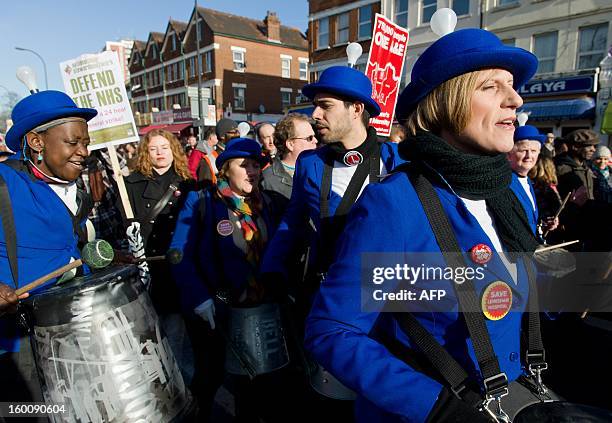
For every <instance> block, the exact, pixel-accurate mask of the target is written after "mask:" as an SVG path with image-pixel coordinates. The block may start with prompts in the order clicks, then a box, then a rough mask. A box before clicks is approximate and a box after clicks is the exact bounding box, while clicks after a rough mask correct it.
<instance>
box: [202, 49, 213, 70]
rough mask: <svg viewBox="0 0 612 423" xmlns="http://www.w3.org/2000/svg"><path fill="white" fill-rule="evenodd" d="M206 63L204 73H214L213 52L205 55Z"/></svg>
mask: <svg viewBox="0 0 612 423" xmlns="http://www.w3.org/2000/svg"><path fill="white" fill-rule="evenodd" d="M204 56H205V57H204V58H205V59H206V60H205V63H204V73H207V72H212V51H207V52H206V53H204Z"/></svg>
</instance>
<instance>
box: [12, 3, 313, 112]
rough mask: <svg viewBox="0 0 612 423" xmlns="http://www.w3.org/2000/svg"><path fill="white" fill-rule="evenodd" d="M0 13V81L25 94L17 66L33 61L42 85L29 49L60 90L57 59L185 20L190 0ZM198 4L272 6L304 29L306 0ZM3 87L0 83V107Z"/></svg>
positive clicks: (37, 6)
mask: <svg viewBox="0 0 612 423" xmlns="http://www.w3.org/2000/svg"><path fill="white" fill-rule="evenodd" d="M1 4H2V7H1V10H2V12H1V13H0V57H1V58H2V59H1V64H2V65H1V66H0V85H1V86H3V87H5V88H6V89H8V90H10V91H14V92H15V93H17V94H18V95H19V96H20V97H23V96H26V95H28V91H27V89H26V88H25V86H24V85H23V84H22V83H21V82H20V81H19V80H18V79H17V78H16V76H15V71H16V69H17V68H18V67H19V66H22V65H27V66H30V67H32V69H33V70H34V72H35V73H36V75H37V80H38V86H39V88H40V89H44V88H45V77H44V72H43V65H42V63H41V61H40V59H39V58H38V57H36V56H35V55H34V54H32V53H30V52H24V51H18V50H15V46H18V47H23V48H27V49H30V50H34V51H36V52H37V53H38V54H39V55H41V56H42V57H43V59H44V60H45V62H46V64H47V74H48V79H49V89H54V90H62V91H63V89H64V87H63V82H62V79H61V76H60V71H59V64H60V63H61V62H63V61H66V60H68V59H74V58H76V57H78V56H80V55H81V54H85V53H97V52H99V51H100V50H101V49H102V48H103V47H104V45H105V42H106V41H116V40H119V39H122V38H129V39H138V40H142V41H145V42H146V40H147V38H148V36H149V32H151V31H158V32H165V31H166V25H167V24H168V20H169V19H170V18H172V19H176V20H179V21H183V22H186V21H188V20H189V17H190V16H191V12H192V11H193V7H194V4H195V2H194V1H193V0H103V1H89V0H78V1H77V0H21V1H14V0H13V1H7V0H5V1H2V2H1ZM198 5H199V6H202V7H207V8H210V9H215V10H220V11H223V12H228V13H232V14H236V15H240V16H246V17H249V18H253V19H263V18H264V17H265V16H266V11H268V10H270V11H275V12H276V13H277V15H278V17H279V18H280V21H281V24H282V25H287V26H292V27H295V28H298V29H300V30H301V31H302V32H305V31H306V27H307V22H308V1H307V0H255V1H254V0H198ZM5 101H6V91H5V90H4V89H3V88H2V87H0V110H4V109H5V108H6V107H5Z"/></svg>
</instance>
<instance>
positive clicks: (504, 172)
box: [399, 131, 539, 252]
mask: <svg viewBox="0 0 612 423" xmlns="http://www.w3.org/2000/svg"><path fill="white" fill-rule="evenodd" d="M399 154H400V157H402V158H403V159H405V160H409V161H411V162H412V163H413V164H414V165H416V166H417V168H418V170H419V171H421V172H423V174H424V175H425V176H426V177H427V178H428V179H430V180H437V179H439V176H438V174H437V173H439V174H440V175H441V176H442V177H443V178H444V179H445V180H446V182H448V184H449V185H450V186H451V187H452V188H453V190H454V191H455V192H456V193H457V195H459V196H460V197H465V198H469V199H471V200H485V201H486V203H487V207H488V208H489V210H490V211H491V213H492V215H493V219H494V221H495V226H496V229H497V234H498V236H499V238H500V240H501V242H502V244H503V245H504V246H505V247H506V249H507V250H508V251H509V252H533V251H535V249H536V247H537V246H538V245H539V243H538V242H537V240H536V238H535V236H534V234H533V232H532V230H531V227H530V225H529V220H528V219H527V215H526V213H525V210H524V209H523V206H522V205H521V203H520V202H519V200H518V198H517V197H516V195H514V193H513V192H512V190H511V189H510V183H511V181H512V169H511V168H510V164H509V162H508V159H507V158H506V155H505V154H497V155H495V156H481V155H477V154H469V153H464V152H462V151H460V150H458V149H456V148H455V147H453V146H451V145H450V144H448V143H447V142H446V141H444V140H443V139H442V138H439V137H437V136H435V135H433V134H431V133H429V132H422V131H420V132H417V134H416V136H414V137H410V138H408V139H407V140H405V141H403V142H401V143H400V144H399Z"/></svg>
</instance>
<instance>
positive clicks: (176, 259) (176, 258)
mask: <svg viewBox="0 0 612 423" xmlns="http://www.w3.org/2000/svg"><path fill="white" fill-rule="evenodd" d="M161 260H168V263H170V264H179V263H180V262H181V261H182V260H183V252H182V251H181V250H178V249H176V248H170V249H169V250H168V252H167V253H166V254H164V255H163V256H151V257H141V258H139V259H136V261H135V262H134V263H136V264H138V263H142V262H143V261H161Z"/></svg>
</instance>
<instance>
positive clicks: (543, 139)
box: [514, 135, 547, 143]
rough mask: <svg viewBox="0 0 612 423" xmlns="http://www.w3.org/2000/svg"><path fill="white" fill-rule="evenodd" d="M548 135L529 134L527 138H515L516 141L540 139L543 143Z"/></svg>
mask: <svg viewBox="0 0 612 423" xmlns="http://www.w3.org/2000/svg"><path fill="white" fill-rule="evenodd" d="M546 138H547V136H546V135H529V136H527V137H525V138H521V139H518V140H514V142H515V143H517V142H521V141H539V142H541V143H543V142H544V141H546Z"/></svg>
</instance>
